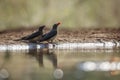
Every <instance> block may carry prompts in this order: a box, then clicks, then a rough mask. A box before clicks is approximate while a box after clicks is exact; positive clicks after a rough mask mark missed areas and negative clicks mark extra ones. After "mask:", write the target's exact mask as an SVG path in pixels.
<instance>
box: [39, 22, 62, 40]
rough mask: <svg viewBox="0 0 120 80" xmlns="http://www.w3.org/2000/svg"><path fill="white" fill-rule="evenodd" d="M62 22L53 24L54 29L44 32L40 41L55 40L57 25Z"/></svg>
mask: <svg viewBox="0 0 120 80" xmlns="http://www.w3.org/2000/svg"><path fill="white" fill-rule="evenodd" d="M59 24H60V23H56V24H54V25H53V27H52V29H51V31H50V32H48V33H46V34H44V35H43V36H42V38H41V39H40V40H39V41H40V42H42V41H47V42H50V41H51V42H53V40H54V39H55V37H56V36H57V27H58V25H59Z"/></svg>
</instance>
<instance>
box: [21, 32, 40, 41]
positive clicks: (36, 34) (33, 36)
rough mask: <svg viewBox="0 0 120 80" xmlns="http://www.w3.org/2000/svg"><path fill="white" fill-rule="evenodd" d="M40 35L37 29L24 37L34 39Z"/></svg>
mask: <svg viewBox="0 0 120 80" xmlns="http://www.w3.org/2000/svg"><path fill="white" fill-rule="evenodd" d="M39 35H40V32H39V31H37V32H34V33H32V34H31V35H28V36H25V37H23V38H22V39H25V40H29V39H33V38H35V37H37V36H39Z"/></svg>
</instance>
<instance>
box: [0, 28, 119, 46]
mask: <svg viewBox="0 0 120 80" xmlns="http://www.w3.org/2000/svg"><path fill="white" fill-rule="evenodd" d="M36 29H37V28H30V29H17V30H6V31H0V44H18V43H19V44H24V42H21V41H14V40H15V39H19V38H21V37H23V36H26V35H28V34H30V33H32V32H34V31H35V30H36ZM48 31H49V29H45V30H44V33H46V32H48ZM101 41H120V29H77V30H67V29H59V32H58V36H57V37H56V39H55V42H61V43H62V42H101Z"/></svg>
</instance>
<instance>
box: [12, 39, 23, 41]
mask: <svg viewBox="0 0 120 80" xmlns="http://www.w3.org/2000/svg"><path fill="white" fill-rule="evenodd" d="M21 40H22V39H15V40H13V41H21Z"/></svg>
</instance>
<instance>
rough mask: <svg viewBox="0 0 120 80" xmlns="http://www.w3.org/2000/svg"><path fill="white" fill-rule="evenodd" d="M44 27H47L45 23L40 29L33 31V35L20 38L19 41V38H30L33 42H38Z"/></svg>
mask: <svg viewBox="0 0 120 80" xmlns="http://www.w3.org/2000/svg"><path fill="white" fill-rule="evenodd" d="M44 27H45V25H43V26H40V27H39V29H38V31H36V32H34V33H32V34H31V35H28V36H25V37H22V38H21V39H18V40H17V41H19V40H28V41H31V42H36V41H37V40H39V39H40V38H41V37H42V35H43V29H44Z"/></svg>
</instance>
